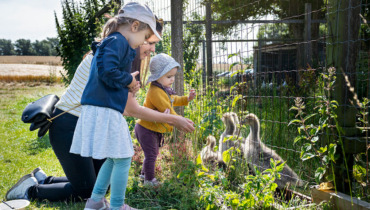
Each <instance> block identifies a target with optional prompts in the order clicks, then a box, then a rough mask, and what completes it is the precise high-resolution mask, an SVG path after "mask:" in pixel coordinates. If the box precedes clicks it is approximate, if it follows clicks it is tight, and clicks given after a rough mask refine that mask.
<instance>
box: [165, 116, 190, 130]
mask: <svg viewBox="0 0 370 210" xmlns="http://www.w3.org/2000/svg"><path fill="white" fill-rule="evenodd" d="M171 116H174V117H176V118H177V119H176V120H174V121H173V123H169V124H171V125H173V126H175V127H176V128H177V129H179V130H180V131H183V132H187V133H189V132H193V131H194V130H195V128H194V122H193V121H191V120H189V119H188V118H185V117H182V116H175V115H171Z"/></svg>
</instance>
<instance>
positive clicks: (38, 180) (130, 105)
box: [6, 21, 194, 201]
mask: <svg viewBox="0 0 370 210" xmlns="http://www.w3.org/2000/svg"><path fill="white" fill-rule="evenodd" d="M156 30H157V31H158V32H159V33H161V31H162V25H161V24H160V23H159V22H158V21H157V25H156ZM158 42H159V39H158V38H157V37H156V36H155V35H154V34H153V35H152V36H151V37H149V38H148V39H147V40H146V42H145V43H144V44H143V45H141V46H140V49H139V51H137V52H140V53H137V56H136V57H140V59H144V58H145V57H146V56H147V55H150V52H154V51H155V44H156V43H158ZM92 58H93V54H92V53H90V54H88V55H87V56H86V57H85V58H84V60H83V61H82V62H81V64H80V65H79V67H78V68H77V70H76V73H75V76H74V78H73V80H72V81H71V84H70V86H69V87H68V88H67V90H66V92H65V93H64V94H63V95H62V96H61V98H60V101H59V102H58V104H57V105H56V109H55V110H54V113H53V116H52V117H54V116H56V115H58V114H60V113H62V112H65V111H67V113H65V114H63V115H61V116H59V117H57V118H56V119H55V120H54V121H53V123H52V125H51V127H50V130H49V138H50V143H51V145H52V148H53V150H54V152H55V154H56V156H57V158H58V160H59V162H60V164H61V165H62V168H63V171H64V173H65V174H66V177H53V176H47V175H46V174H45V172H44V171H43V170H41V169H40V168H37V169H35V170H34V171H32V173H30V174H27V175H25V176H24V177H22V178H21V179H20V180H19V181H18V182H17V183H16V184H15V185H14V186H13V187H12V188H11V189H10V190H9V191H8V193H7V195H6V199H7V200H13V199H20V198H26V199H29V200H40V201H41V200H44V199H46V200H49V201H80V200H83V199H87V198H89V197H90V195H91V192H92V189H93V187H94V184H95V180H96V176H97V174H98V172H99V169H100V167H101V165H102V164H103V163H104V159H103V160H98V159H93V158H91V157H81V156H80V155H77V154H72V153H70V152H69V150H70V147H71V144H72V139H73V134H74V130H75V127H76V123H77V120H78V117H79V115H80V112H81V107H77V108H74V107H76V106H78V105H80V101H81V96H82V92H83V90H84V88H85V85H86V83H87V80H88V78H89V74H90V65H91V61H92ZM72 108H74V109H72ZM70 109H72V110H70ZM124 115H125V116H132V117H135V118H139V119H144V120H147V121H156V122H162V123H169V124H172V125H174V126H175V127H177V128H178V129H179V130H182V131H185V132H191V131H193V130H194V127H193V122H191V121H190V120H188V119H186V118H184V117H181V116H175V115H170V114H164V113H160V112H157V111H154V110H152V109H148V108H145V107H142V106H140V105H139V104H138V102H137V101H136V99H135V97H134V96H133V95H132V94H131V93H129V95H128V99H127V104H126V108H125V111H124Z"/></svg>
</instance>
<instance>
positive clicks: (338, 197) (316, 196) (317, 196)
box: [311, 188, 370, 210]
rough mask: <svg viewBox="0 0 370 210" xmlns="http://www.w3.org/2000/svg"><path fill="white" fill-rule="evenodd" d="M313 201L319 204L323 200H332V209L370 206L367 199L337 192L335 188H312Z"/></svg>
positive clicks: (359, 208)
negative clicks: (359, 198) (322, 189)
mask: <svg viewBox="0 0 370 210" xmlns="http://www.w3.org/2000/svg"><path fill="white" fill-rule="evenodd" d="M311 196H312V201H313V202H315V203H316V204H319V203H320V202H321V201H327V202H330V203H331V204H332V205H333V206H331V207H332V209H339V210H347V209H353V210H365V209H369V208H370V204H369V203H368V202H365V201H361V200H358V199H357V198H354V197H352V198H351V197H350V196H349V195H346V194H343V193H340V192H337V193H335V192H334V191H333V190H324V191H321V190H318V189H316V188H312V189H311Z"/></svg>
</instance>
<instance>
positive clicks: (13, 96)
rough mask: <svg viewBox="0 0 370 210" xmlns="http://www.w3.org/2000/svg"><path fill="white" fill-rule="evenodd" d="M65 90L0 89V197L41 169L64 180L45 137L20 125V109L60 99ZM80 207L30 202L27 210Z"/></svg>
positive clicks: (36, 86)
mask: <svg viewBox="0 0 370 210" xmlns="http://www.w3.org/2000/svg"><path fill="white" fill-rule="evenodd" d="M64 90H65V87H64V86H62V85H53V86H48V85H45V84H42V83H35V84H27V86H25V85H24V84H22V83H15V84H12V85H10V84H8V83H1V85H0V134H1V137H2V138H1V139H0V145H1V147H0V162H1V164H0V197H1V200H5V194H6V191H7V190H8V189H10V187H12V186H13V185H14V184H15V183H16V182H17V181H18V179H19V178H21V177H22V176H23V175H25V174H28V173H30V172H31V171H32V170H33V169H34V168H36V167H38V166H41V167H42V169H43V170H44V171H45V172H46V173H47V174H49V175H53V176H64V172H63V170H62V167H61V166H60V164H59V162H58V160H57V158H56V156H55V155H54V152H53V150H52V148H51V145H50V143H49V139H48V136H47V135H46V136H45V137H44V138H43V139H38V138H37V131H34V132H30V131H29V124H25V123H23V122H22V121H21V115H22V111H23V109H24V107H25V106H26V105H27V104H28V103H30V102H32V101H34V100H36V99H38V98H40V97H42V96H44V95H46V94H51V93H53V94H57V95H61V94H62V93H63V92H64ZM82 207H83V205H82V204H78V203H77V204H71V203H62V202H60V203H59V202H56V203H50V202H32V204H31V206H30V208H31V209H55V208H59V209H81V208H82Z"/></svg>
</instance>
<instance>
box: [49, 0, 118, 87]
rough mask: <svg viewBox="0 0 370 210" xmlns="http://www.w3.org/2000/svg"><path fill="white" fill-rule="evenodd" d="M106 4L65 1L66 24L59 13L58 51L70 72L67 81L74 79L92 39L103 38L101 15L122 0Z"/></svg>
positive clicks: (101, 1)
mask: <svg viewBox="0 0 370 210" xmlns="http://www.w3.org/2000/svg"><path fill="white" fill-rule="evenodd" d="M105 3H106V1H105V0H85V1H84V2H81V3H80V4H79V5H78V4H77V3H76V2H75V1H74V0H63V1H62V8H63V23H60V21H59V20H58V18H57V16H56V14H55V22H56V27H57V31H58V39H59V46H58V47H57V52H58V55H60V56H61V59H62V63H63V66H64V69H65V70H66V71H67V73H66V75H63V80H64V81H65V83H66V84H69V83H70V81H71V80H72V78H73V76H74V73H75V70H76V68H77V67H78V65H79V63H80V62H81V60H82V57H83V55H84V54H85V53H87V52H88V51H89V50H90V44H91V42H92V41H93V40H94V38H97V37H99V33H100V32H101V28H102V25H103V22H104V20H103V18H102V17H101V16H102V15H103V13H104V12H108V11H109V10H111V9H112V8H119V6H118V7H117V5H119V4H120V1H117V0H111V1H110V3H109V4H108V5H106V6H105V7H103V6H104V5H105ZM102 8H103V9H102ZM104 9H105V10H104Z"/></svg>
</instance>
